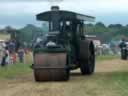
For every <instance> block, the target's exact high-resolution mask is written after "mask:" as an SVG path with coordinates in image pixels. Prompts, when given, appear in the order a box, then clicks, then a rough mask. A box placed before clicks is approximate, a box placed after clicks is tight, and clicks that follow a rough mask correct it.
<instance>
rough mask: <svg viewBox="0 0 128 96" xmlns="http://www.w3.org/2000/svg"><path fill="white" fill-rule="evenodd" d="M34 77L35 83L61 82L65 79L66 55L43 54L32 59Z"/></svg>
mask: <svg viewBox="0 0 128 96" xmlns="http://www.w3.org/2000/svg"><path fill="white" fill-rule="evenodd" d="M34 65H35V67H36V66H38V67H37V68H34V76H35V80H36V81H63V80H65V77H66V70H65V65H66V54H65V53H54V54H53V53H51V54H50V53H44V54H36V55H35V57H34ZM39 66H40V67H39Z"/></svg>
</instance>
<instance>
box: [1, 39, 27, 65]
mask: <svg viewBox="0 0 128 96" xmlns="http://www.w3.org/2000/svg"><path fill="white" fill-rule="evenodd" d="M24 54H25V50H24V48H23V47H22V46H19V47H18V49H17V44H16V42H15V41H11V40H10V41H6V42H0V65H1V66H6V65H7V64H14V63H16V62H17V61H18V62H20V63H23V62H24Z"/></svg>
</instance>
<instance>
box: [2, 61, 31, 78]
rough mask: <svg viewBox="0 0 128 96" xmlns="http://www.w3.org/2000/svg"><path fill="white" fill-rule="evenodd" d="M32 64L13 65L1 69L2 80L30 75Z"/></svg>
mask: <svg viewBox="0 0 128 96" xmlns="http://www.w3.org/2000/svg"><path fill="white" fill-rule="evenodd" d="M30 72H31V68H30V64H21V63H19V64H13V65H7V66H5V67H0V78H5V79H6V78H14V77H16V76H18V75H22V74H26V73H30Z"/></svg>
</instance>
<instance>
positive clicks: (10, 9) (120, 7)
mask: <svg viewBox="0 0 128 96" xmlns="http://www.w3.org/2000/svg"><path fill="white" fill-rule="evenodd" d="M49 1H50V2H49ZM53 1H54V0H0V28H2V27H5V26H8V25H10V26H12V27H16V28H21V27H24V26H25V25H26V24H34V25H37V26H41V22H39V21H36V18H35V15H36V14H38V13H41V12H44V11H48V10H50V6H52V5H59V6H60V9H62V10H70V11H75V12H78V13H81V14H86V15H90V16H94V17H96V22H103V23H104V24H105V25H109V24H117V23H118V24H123V25H126V24H128V20H127V18H128V0H63V1H61V0H57V1H58V2H53ZM60 1H61V2H60Z"/></svg>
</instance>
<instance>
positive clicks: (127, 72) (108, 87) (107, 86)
mask: <svg viewBox="0 0 128 96" xmlns="http://www.w3.org/2000/svg"><path fill="white" fill-rule="evenodd" d="M29 66H30V64H16V65H12V66H8V67H5V68H0V96H128V91H127V90H128V61H122V60H120V58H119V57H116V56H110V57H109V56H105V57H97V62H96V70H95V74H93V75H92V76H82V75H81V74H80V70H75V71H73V72H72V73H71V78H70V80H69V81H67V82H42V83H37V82H35V81H34V78H33V74H32V70H31V69H30V68H29Z"/></svg>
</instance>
